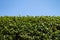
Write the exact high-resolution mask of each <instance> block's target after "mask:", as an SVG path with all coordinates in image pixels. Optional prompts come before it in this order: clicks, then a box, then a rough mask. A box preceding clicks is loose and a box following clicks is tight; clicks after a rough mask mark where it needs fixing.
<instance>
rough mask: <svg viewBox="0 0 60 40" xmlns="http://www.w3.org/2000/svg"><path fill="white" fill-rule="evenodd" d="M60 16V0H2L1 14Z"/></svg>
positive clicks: (0, 2)
mask: <svg viewBox="0 0 60 40" xmlns="http://www.w3.org/2000/svg"><path fill="white" fill-rule="evenodd" d="M19 15H21V16H26V15H29V16H60V0H0V16H19Z"/></svg>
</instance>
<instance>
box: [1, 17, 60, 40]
mask: <svg viewBox="0 0 60 40" xmlns="http://www.w3.org/2000/svg"><path fill="white" fill-rule="evenodd" d="M0 40H60V16H57V17H56V16H34V17H33V16H0Z"/></svg>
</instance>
